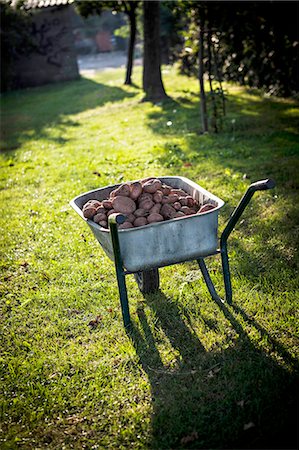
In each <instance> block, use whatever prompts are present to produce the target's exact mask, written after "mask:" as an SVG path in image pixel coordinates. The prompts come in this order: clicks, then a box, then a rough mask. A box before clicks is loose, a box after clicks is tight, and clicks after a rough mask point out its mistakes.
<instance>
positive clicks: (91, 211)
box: [82, 205, 97, 219]
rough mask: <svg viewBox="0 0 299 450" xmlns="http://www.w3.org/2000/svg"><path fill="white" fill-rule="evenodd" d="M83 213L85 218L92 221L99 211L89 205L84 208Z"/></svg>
mask: <svg viewBox="0 0 299 450" xmlns="http://www.w3.org/2000/svg"><path fill="white" fill-rule="evenodd" d="M82 212H83V216H84V217H85V218H86V219H92V218H93V216H95V215H96V213H97V210H96V208H95V207H94V206H92V205H88V206H84V208H83V211H82Z"/></svg>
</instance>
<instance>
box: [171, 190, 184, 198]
mask: <svg viewBox="0 0 299 450" xmlns="http://www.w3.org/2000/svg"><path fill="white" fill-rule="evenodd" d="M170 194H177V195H178V196H179V197H186V196H187V195H188V194H187V192H185V191H184V190H183V189H171V191H170Z"/></svg>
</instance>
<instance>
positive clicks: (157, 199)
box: [153, 190, 163, 203]
mask: <svg viewBox="0 0 299 450" xmlns="http://www.w3.org/2000/svg"><path fill="white" fill-rule="evenodd" d="M162 198H163V194H162V192H161V191H159V190H158V191H156V192H155V193H154V195H153V200H154V202H155V203H161V202H162Z"/></svg>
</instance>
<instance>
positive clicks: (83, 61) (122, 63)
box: [78, 52, 142, 74]
mask: <svg viewBox="0 0 299 450" xmlns="http://www.w3.org/2000/svg"><path fill="white" fill-rule="evenodd" d="M126 63H127V55H126V54H125V53H123V52H111V53H97V54H95V55H80V56H78V65H79V72H80V73H82V74H84V73H90V74H92V73H95V72H101V71H103V70H107V69H111V68H117V67H126ZM141 64H142V59H141V58H136V59H135V60H134V65H141Z"/></svg>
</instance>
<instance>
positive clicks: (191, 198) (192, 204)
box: [186, 195, 195, 208]
mask: <svg viewBox="0 0 299 450" xmlns="http://www.w3.org/2000/svg"><path fill="white" fill-rule="evenodd" d="M186 200H187V206H189V208H192V206H194V203H195V200H194V198H193V197H191V195H187V197H186Z"/></svg>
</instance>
